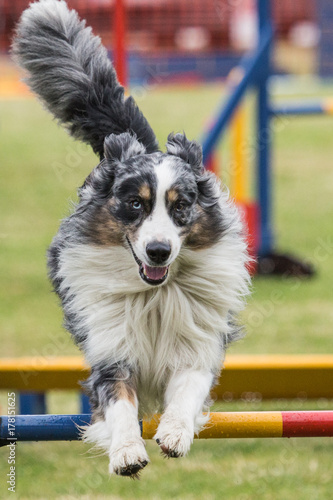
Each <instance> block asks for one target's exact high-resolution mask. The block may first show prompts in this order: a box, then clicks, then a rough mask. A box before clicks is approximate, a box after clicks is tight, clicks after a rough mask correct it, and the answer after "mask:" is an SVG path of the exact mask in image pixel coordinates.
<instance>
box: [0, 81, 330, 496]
mask: <svg viewBox="0 0 333 500" xmlns="http://www.w3.org/2000/svg"><path fill="white" fill-rule="evenodd" d="M298 90H299V87H295V92H297V91H298ZM332 90H333V89H332V88H330V87H323V88H320V92H321V94H323V95H325V94H329V93H331V92H332ZM134 93H136V95H137V100H138V103H139V105H140V106H141V108H142V110H143V111H144V113H145V114H146V116H147V117H148V119H149V121H150V123H151V125H152V127H153V129H154V130H155V131H156V132H157V135H158V139H159V140H160V144H161V145H163V144H164V143H165V142H166V137H167V134H168V133H169V132H170V131H172V130H173V131H182V130H185V131H186V133H187V135H188V137H190V138H200V134H201V131H202V129H203V127H204V126H205V124H206V122H207V119H208V118H209V116H210V115H211V112H212V110H213V109H214V108H215V107H216V103H218V102H219V100H220V98H221V88H220V86H219V85H217V84H211V85H205V86H203V87H194V86H193V87H189V88H177V87H170V88H154V87H151V88H148V89H144V90H142V89H134ZM274 128H275V132H276V133H275V136H274V214H275V227H274V230H275V234H276V237H277V246H278V248H279V249H280V250H283V251H288V252H291V253H293V254H296V255H298V256H300V257H304V258H306V259H308V260H310V261H311V262H313V264H314V265H315V267H316V269H317V275H316V277H315V278H314V279H312V280H307V281H299V280H285V279H284V280H283V279H272V278H269V279H263V278H261V279H255V280H254V284H253V295H252V297H251V299H250V301H249V305H248V307H247V309H246V311H245V313H244V315H243V320H244V323H245V324H246V326H247V332H248V334H247V336H246V337H245V339H243V340H242V341H240V342H238V343H237V344H235V346H233V347H232V348H231V349H230V352H233V353H266V352H267V353H330V352H333V335H332V330H333V329H332V325H333V308H332V299H333V289H332V278H333V259H332V254H333V225H332V214H333V168H332V158H333V141H332V135H333V121H332V119H331V118H328V117H312V118H297V119H296V118H295V119H294V118H290V119H285V120H283V121H280V122H277V123H276V125H275V126H274ZM250 136H251V134H250V135H249V137H250ZM0 137H1V143H0V144H1V147H0V155H1V162H0V169H1V181H0V214H1V226H0V276H1V290H0V339H1V352H0V355H1V356H22V355H27V356H28V355H39V356H43V357H45V358H46V359H47V358H48V357H52V356H58V355H70V354H75V353H77V350H76V348H75V347H74V346H73V344H72V342H71V340H70V338H69V335H68V334H67V333H66V332H64V331H63V330H62V328H61V322H62V315H61V311H60V308H59V307H58V303H57V300H56V297H55V296H54V295H53V294H52V292H51V288H50V285H49V283H48V280H47V274H46V265H45V252H46V248H47V246H48V245H49V243H50V241H51V239H52V236H53V235H54V234H55V232H56V230H57V227H58V223H59V219H61V218H62V217H64V216H66V215H67V214H68V212H69V200H70V199H75V189H76V187H78V186H79V185H81V184H82V183H83V181H84V178H85V176H86V175H87V174H88V172H89V171H90V170H91V168H92V167H93V166H95V165H96V164H97V160H96V158H95V157H94V156H93V154H92V153H91V152H90V151H89V150H88V149H87V148H86V147H84V146H82V145H80V144H78V143H75V142H73V141H72V140H71V139H70V138H68V137H67V136H66V134H65V133H64V132H63V130H61V129H59V128H58V127H57V125H56V123H54V122H53V121H52V119H51V118H50V117H49V116H48V115H47V114H46V113H45V112H44V111H43V110H42V109H41V107H40V106H39V104H37V103H36V102H35V101H34V100H32V99H18V100H10V101H5V100H4V101H0ZM249 140H251V141H253V140H255V137H253V134H252V136H251V138H250V139H249ZM225 158H228V152H227V151H226V153H225ZM226 163H227V160H226ZM223 169H224V171H223V172H224V173H223V175H225V176H226V178H227V177H228V176H227V173H228V165H227V164H226V165H223ZM277 292H278V294H277ZM0 403H1V406H2V411H3V412H6V398H5V396H4V395H2V397H1V399H0ZM50 405H51V411H55V412H59V413H67V412H69V413H70V412H72V411H73V412H75V411H77V398H76V396H75V395H74V394H72V393H70V394H68V393H67V394H63V393H58V394H53V395H51V397H50ZM218 408H219V409H233V408H237V409H244V408H246V409H252V408H253V409H263V408H276V409H288V408H299V409H307V408H319V409H325V408H333V402H332V401H327V400H320V401H317V402H311V403H310V402H308V403H307V402H306V401H303V400H299V401H297V402H295V403H286V402H285V401H279V402H277V403H269V404H268V403H266V404H261V403H252V404H251V405H249V404H247V403H245V402H240V403H237V404H236V403H235V404H232V405H228V404H226V403H225V404H223V405H219V406H218ZM87 451H88V448H87V447H86V446H85V445H83V444H82V443H57V444H52V443H45V444H42V443H40V444H39V443H33V444H23V443H21V444H20V445H19V446H18V449H17V471H18V472H17V478H18V479H17V492H18V493H17V496H18V497H19V498H22V499H23V498H27V499H28V498H29V499H30V498H63V499H72V498H83V499H90V498H94V499H95V498H96V499H102V498H110V499H116V498H124V499H132V498H148V499H164V498H165V499H166V498H171V497H172V498H178V499H181V500H183V499H184V500H187V499H188V500H190V499H201V498H204V499H208V500H209V499H215V498H222V497H223V498H227V499H237V500H238V499H239V500H252V499H265V500H270V499H272V500H280V499H281V500H288V499H294V497H295V496H297V497H298V498H302V499H305V500H306V499H311V500H315V499H320V500H321V499H330V498H332V488H333V478H332V458H331V457H332V441H331V440H329V439H302V440H271V439H269V440H249V441H245V440H235V441H232V440H229V441H228V440H226V441H211V442H204V441H200V442H196V443H195V444H194V446H193V449H192V451H191V453H190V455H189V456H188V457H187V458H185V459H183V460H181V461H172V460H162V458H161V457H160V456H158V449H157V446H156V445H155V444H154V443H151V442H150V443H148V451H149V454H150V457H151V461H152V463H151V464H150V466H149V467H148V468H147V470H145V471H144V472H143V474H142V480H141V481H140V482H133V481H129V480H126V479H124V478H113V477H112V478H108V476H107V474H106V470H107V459H106V458H105V457H95V458H90V456H89V455H88V454H87V453H86V452H87ZM1 455H2V456H1V461H0V478H1V481H0V485H1V486H0V497H1V498H7V493H8V492H7V491H6V485H5V484H4V483H5V480H4V478H5V477H6V474H7V472H8V470H7V469H8V464H7V451H6V449H2V450H1Z"/></svg>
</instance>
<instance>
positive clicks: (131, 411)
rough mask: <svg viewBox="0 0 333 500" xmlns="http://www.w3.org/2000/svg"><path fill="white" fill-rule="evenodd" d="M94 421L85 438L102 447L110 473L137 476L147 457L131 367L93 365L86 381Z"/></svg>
mask: <svg viewBox="0 0 333 500" xmlns="http://www.w3.org/2000/svg"><path fill="white" fill-rule="evenodd" d="M86 387H87V389H88V392H90V400H91V403H92V407H93V424H92V425H91V426H89V427H88V428H87V430H86V431H85V434H84V439H85V441H87V442H93V443H95V444H96V445H97V446H99V447H102V448H104V449H105V450H106V451H107V452H108V455H109V458H110V465H109V472H110V474H113V473H115V474H119V475H121V476H130V477H138V473H139V472H140V470H141V469H143V468H144V467H145V466H146V465H147V463H148V461H149V458H148V455H147V452H146V449H145V443H144V441H143V439H142V438H141V431H140V426H139V422H138V400H137V396H136V390H135V381H134V377H133V374H132V373H131V370H130V369H129V368H127V367H124V366H122V365H119V364H115V365H112V366H105V365H104V366H103V367H101V366H99V367H94V368H93V369H92V373H91V376H90V378H89V379H88V382H87V383H86Z"/></svg>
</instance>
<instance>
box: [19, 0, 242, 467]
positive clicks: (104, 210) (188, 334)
mask: <svg viewBox="0 0 333 500" xmlns="http://www.w3.org/2000/svg"><path fill="white" fill-rule="evenodd" d="M13 55H14V58H15V59H16V61H17V62H18V64H19V65H20V66H21V67H22V68H24V69H25V70H26V72H27V83H28V85H29V86H30V88H31V89H32V91H33V92H35V93H36V94H37V96H39V98H40V99H41V101H42V103H43V104H44V106H45V107H46V108H47V109H48V110H49V111H50V112H51V113H52V114H53V115H54V116H55V118H56V119H57V120H58V121H59V122H60V123H61V124H62V125H64V126H65V127H66V128H67V130H68V131H69V133H70V134H71V135H72V136H73V137H74V138H76V139H79V140H81V141H84V142H85V143H88V144H90V145H91V147H92V148H93V150H94V152H95V153H96V154H97V155H98V156H99V159H100V163H99V165H97V167H95V168H94V169H93V170H92V172H91V173H90V175H89V176H88V177H87V179H86V180H85V182H84V184H83V186H82V187H81V188H80V189H79V192H78V193H79V200H78V203H77V204H76V206H75V209H74V210H73V213H72V214H71V215H70V216H69V217H68V218H66V219H65V220H63V222H62V223H61V226H60V229H59V231H58V233H57V235H56V236H55V238H54V239H53V241H52V244H51V246H50V248H49V251H48V266H49V274H50V278H51V281H52V283H53V286H54V289H55V291H56V293H57V294H58V296H59V297H60V300H61V304H62V307H63V311H64V316H65V326H66V328H67V329H68V330H69V332H70V333H71V334H72V336H73V339H74V341H75V342H76V344H77V345H78V346H79V348H80V349H81V350H82V351H83V353H84V356H85V359H86V360H87V363H88V364H89V366H90V367H91V375H90V377H89V379H88V380H87V382H86V383H85V388H86V390H87V392H88V394H89V397H90V402H91V407H92V421H91V425H89V426H87V428H86V429H85V431H84V436H83V437H84V439H85V440H86V441H87V442H90V443H94V444H95V445H97V446H98V447H101V448H102V449H104V450H105V451H106V452H107V454H108V456H109V460H110V465H109V471H110V473H116V474H120V475H123V476H132V477H135V476H137V474H138V472H139V471H140V470H141V469H142V468H143V467H145V466H146V465H147V463H148V461H149V458H148V455H147V452H146V449H145V443H144V441H143V439H142V438H141V433H140V426H139V418H148V417H150V416H152V415H153V414H154V413H155V412H160V413H162V415H161V418H160V422H159V425H158V429H157V432H156V435H155V440H156V442H157V444H158V445H159V446H160V448H161V450H162V453H163V454H165V455H166V456H168V457H180V456H184V455H186V453H187V452H188V451H189V449H190V446H191V443H192V441H193V437H194V434H195V433H198V431H199V429H200V428H201V427H202V426H203V425H205V423H206V422H207V419H208V417H207V414H203V410H207V409H208V406H207V405H208V404H209V393H210V389H211V388H212V386H213V385H214V383H216V380H217V377H218V376H219V374H220V370H221V367H222V365H223V360H224V355H225V351H226V348H227V346H228V344H230V342H232V341H233V340H235V338H236V337H237V336H238V333H239V328H238V326H237V322H236V319H235V318H236V316H237V314H238V313H239V311H240V310H241V309H242V308H243V306H244V298H245V296H246V295H247V293H248V288H249V274H248V254H247V248H246V242H245V238H244V234H243V227H242V223H241V220H240V217H239V214H238V211H237V209H236V207H235V205H234V204H233V203H232V201H231V200H230V199H229V195H228V192H227V191H226V190H225V189H224V188H223V187H221V185H220V182H219V181H218V179H217V178H216V177H215V176H214V175H213V174H212V173H210V172H208V171H206V170H205V169H204V167H203V163H202V149H201V146H200V145H199V144H198V143H197V142H196V141H190V140H189V139H187V137H186V136H185V135H184V134H180V133H177V134H170V135H169V137H168V139H167V144H166V152H162V151H161V150H160V148H159V146H158V143H157V140H156V137H155V134H154V132H153V130H152V129H151V127H150V126H149V124H148V122H147V120H146V119H145V117H144V116H143V114H142V113H141V111H140V110H139V108H138V107H137V105H136V103H135V101H134V100H133V98H132V97H127V98H125V97H124V89H123V87H121V86H120V84H119V82H118V81H117V76H116V73H115V70H114V68H113V66H112V64H111V62H110V60H109V59H108V56H107V51H106V49H105V48H104V47H103V45H101V41H100V39H99V38H98V37H96V36H94V35H93V34H92V32H91V28H89V27H86V24H85V21H81V20H80V19H79V17H78V15H77V13H76V12H75V11H73V10H69V9H68V7H67V5H66V3H65V2H64V1H63V0H60V1H59V0H41V1H40V2H36V3H32V4H31V5H30V7H29V8H28V9H27V10H26V11H24V13H23V15H22V17H21V20H20V22H19V24H18V26H17V30H16V34H15V38H14V42H13ZM160 112H161V113H163V109H161V110H160Z"/></svg>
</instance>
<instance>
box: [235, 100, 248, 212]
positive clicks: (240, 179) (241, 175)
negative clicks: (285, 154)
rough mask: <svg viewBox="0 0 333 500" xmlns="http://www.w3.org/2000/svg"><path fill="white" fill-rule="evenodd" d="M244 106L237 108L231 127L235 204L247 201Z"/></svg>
mask: <svg viewBox="0 0 333 500" xmlns="http://www.w3.org/2000/svg"><path fill="white" fill-rule="evenodd" d="M245 121H246V111H245V105H244V104H243V105H241V106H239V107H238V108H237V110H236V112H235V115H234V118H233V121H232V125H231V134H232V157H233V172H232V186H233V193H232V194H233V196H234V198H235V201H236V202H237V203H246V202H247V201H248V164H247V161H246V158H245V153H244V146H245Z"/></svg>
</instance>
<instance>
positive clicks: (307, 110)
mask: <svg viewBox="0 0 333 500" xmlns="http://www.w3.org/2000/svg"><path fill="white" fill-rule="evenodd" d="M332 113H333V109H332V106H327V104H326V103H311V104H296V105H295V104H292V105H285V106H281V105H280V106H273V107H271V109H270V114H271V115H273V116H279V115H331V114H332Z"/></svg>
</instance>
